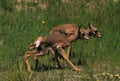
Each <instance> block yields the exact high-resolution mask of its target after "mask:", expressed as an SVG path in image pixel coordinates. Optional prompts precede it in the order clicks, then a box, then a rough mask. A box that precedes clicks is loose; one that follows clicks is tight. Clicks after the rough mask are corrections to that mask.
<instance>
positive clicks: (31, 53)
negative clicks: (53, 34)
mask: <svg viewBox="0 0 120 81" xmlns="http://www.w3.org/2000/svg"><path fill="white" fill-rule="evenodd" d="M43 55H45V54H44V52H37V51H28V52H26V53H25V55H24V60H25V64H26V66H27V70H28V72H30V73H32V70H31V67H30V62H29V58H30V57H39V56H43ZM37 66H38V62H37V60H36V66H35V67H37Z"/></svg>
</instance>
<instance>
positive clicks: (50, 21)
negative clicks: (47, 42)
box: [0, 0, 120, 81]
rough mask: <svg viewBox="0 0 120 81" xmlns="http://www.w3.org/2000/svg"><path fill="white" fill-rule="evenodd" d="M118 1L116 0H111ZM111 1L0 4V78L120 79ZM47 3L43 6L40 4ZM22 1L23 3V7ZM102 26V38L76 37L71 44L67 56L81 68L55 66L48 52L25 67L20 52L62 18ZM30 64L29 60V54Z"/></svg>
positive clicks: (119, 42) (115, 10) (116, 18)
mask: <svg viewBox="0 0 120 81" xmlns="http://www.w3.org/2000/svg"><path fill="white" fill-rule="evenodd" d="M116 1H117V0H116ZM116 1H115V0H113V1H112V0H100V1H95V0H91V1H89V0H86V1H84V0H74V1H72V0H71V1H70V0H68V2H61V0H58V1H56V0H52V1H50V0H45V2H44V1H41V2H36V3H35V2H34V1H33V0H30V1H29V0H24V1H23V2H22V3H21V4H22V8H21V9H20V10H19V9H18V8H15V6H14V4H16V5H17V3H15V1H14V0H11V1H8V2H6V0H4V1H3V2H1V3H0V81H119V80H120V63H119V62H120V36H119V34H120V30H119V26H120V15H119V13H120V2H119V1H117V2H116ZM41 3H42V4H44V3H45V4H46V5H47V6H46V8H42V7H41ZM26 5H27V7H26ZM90 21H92V22H93V24H94V25H95V26H96V27H97V28H98V29H99V30H100V31H101V33H102V35H103V37H102V38H101V39H97V38H92V39H91V40H90V41H83V40H77V41H76V42H74V43H73V44H72V54H73V55H71V58H70V59H71V60H72V62H73V63H74V64H75V65H77V66H79V67H80V66H81V67H82V68H83V69H84V70H83V71H79V72H75V71H73V70H72V69H71V68H70V67H69V65H68V64H67V63H64V64H63V69H56V62H55V61H53V59H52V58H53V56H52V55H51V54H49V55H46V56H44V57H41V58H40V63H39V70H38V71H35V72H34V73H33V74H29V73H28V72H27V71H26V67H25V64H24V60H23V56H24V53H25V51H27V50H28V49H29V45H30V43H32V42H33V41H34V40H35V39H36V38H37V37H38V36H39V35H49V31H50V30H51V28H53V27H54V26H56V25H58V24H62V23H75V24H78V25H82V26H83V27H87V24H88V22H90ZM31 65H32V68H33V67H34V60H33V59H31Z"/></svg>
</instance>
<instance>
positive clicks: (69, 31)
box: [50, 23, 101, 57]
mask: <svg viewBox="0 0 120 81" xmlns="http://www.w3.org/2000/svg"><path fill="white" fill-rule="evenodd" d="M50 34H51V35H65V37H66V40H67V41H69V42H70V43H72V42H74V41H75V40H77V39H85V40H89V39H90V37H91V36H94V37H101V33H100V32H99V31H98V30H97V28H96V27H94V26H93V25H92V23H89V26H88V28H86V29H85V28H81V27H79V26H77V25H76V24H62V25H58V26H55V27H54V28H53V29H52V30H51V31H50ZM70 50H71V47H69V48H68V51H67V54H68V57H69V53H70Z"/></svg>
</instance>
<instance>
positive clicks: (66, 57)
mask: <svg viewBox="0 0 120 81" xmlns="http://www.w3.org/2000/svg"><path fill="white" fill-rule="evenodd" d="M58 49H59V50H60V52H61V54H62V56H63V58H64V59H65V60H66V61H67V62H68V63H69V64H70V66H71V67H72V68H73V69H74V70H75V71H78V70H79V68H77V67H76V66H75V65H74V64H73V63H72V62H71V61H70V60H69V58H68V56H67V55H66V53H65V51H64V50H63V49H62V48H61V47H59V48H58Z"/></svg>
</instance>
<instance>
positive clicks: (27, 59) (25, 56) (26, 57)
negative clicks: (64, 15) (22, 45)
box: [24, 53, 32, 73]
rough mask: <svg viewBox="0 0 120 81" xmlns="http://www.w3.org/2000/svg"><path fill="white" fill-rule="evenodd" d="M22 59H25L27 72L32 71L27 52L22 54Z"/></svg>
mask: <svg viewBox="0 0 120 81" xmlns="http://www.w3.org/2000/svg"><path fill="white" fill-rule="evenodd" d="M24 60H25V63H26V66H27V70H28V72H30V73H32V70H31V67H30V63H29V56H28V55H27V53H26V54H25V55H24Z"/></svg>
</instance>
